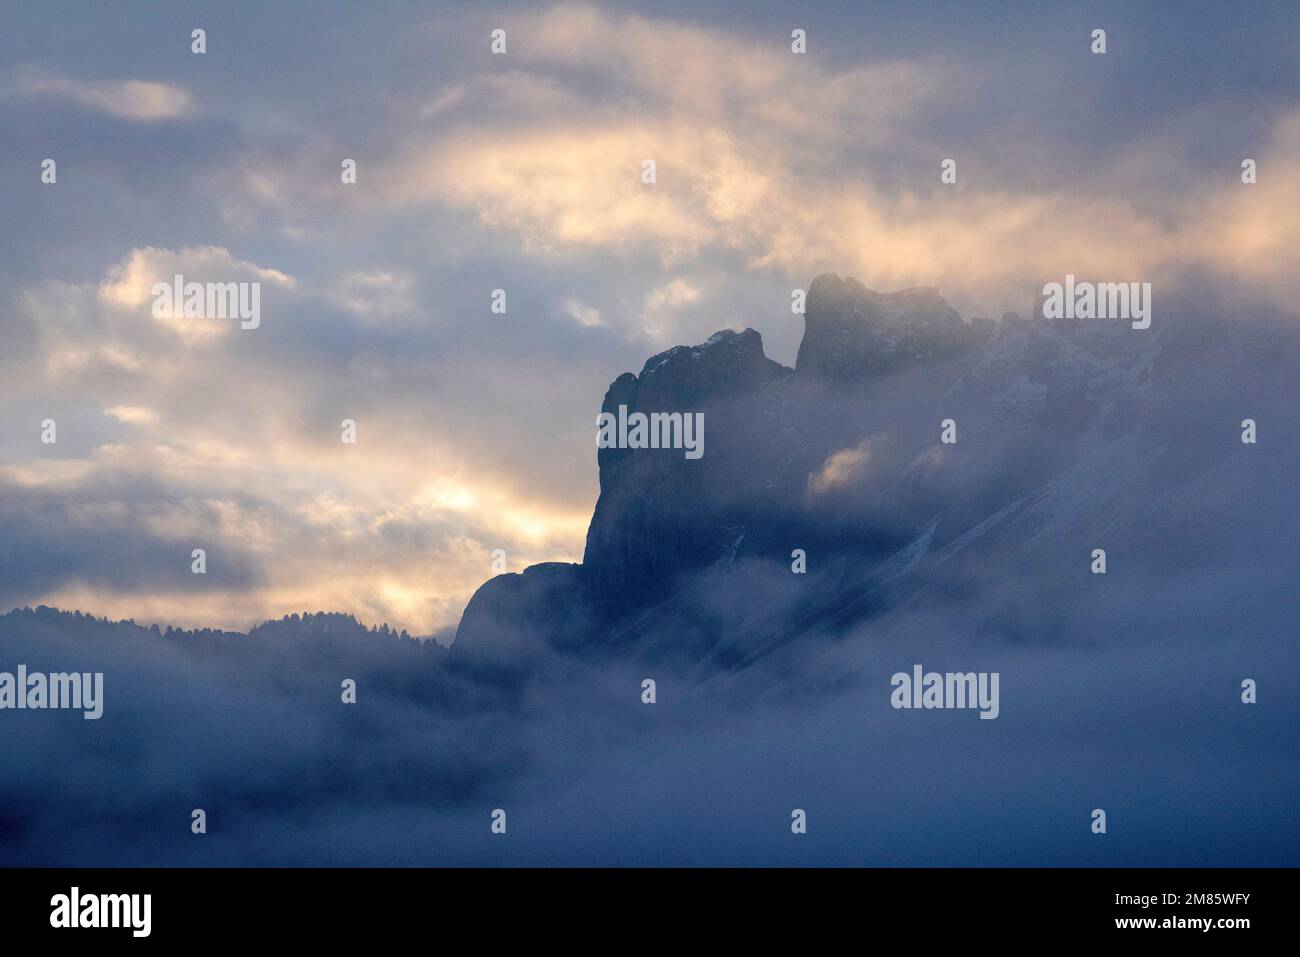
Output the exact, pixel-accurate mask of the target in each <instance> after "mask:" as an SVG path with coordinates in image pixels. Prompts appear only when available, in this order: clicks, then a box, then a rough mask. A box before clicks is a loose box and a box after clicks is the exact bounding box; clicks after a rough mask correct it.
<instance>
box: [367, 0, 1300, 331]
mask: <svg viewBox="0 0 1300 957" xmlns="http://www.w3.org/2000/svg"><path fill="white" fill-rule="evenodd" d="M507 26H508V27H509V29H510V34H511V35H512V36H514V37H516V38H526V42H525V40H524V39H518V40H517V41H516V44H515V46H514V47H513V48H512V59H513V62H515V63H522V64H523V67H522V69H520V68H516V69H513V70H511V71H510V72H509V73H504V74H490V73H488V74H480V75H477V76H474V77H471V78H469V79H466V80H463V81H461V82H459V83H458V84H457V85H456V86H455V87H454V89H444V90H443V91H442V92H440V93H439V94H438V95H437V96H436V97H435V98H434V101H433V104H434V106H432V107H430V108H431V109H432V111H433V112H432V114H431V115H436V117H437V118H438V119H439V120H440V121H445V122H443V123H442V124H441V128H440V129H439V130H438V132H436V133H434V134H429V133H427V132H415V133H413V134H412V135H410V136H405V137H403V138H402V139H401V142H400V144H399V146H398V148H397V149H396V151H395V154H394V156H395V158H394V159H393V160H392V161H391V162H390V164H389V166H388V168H387V169H386V170H385V173H384V175H383V177H382V179H383V182H384V184H385V185H384V188H383V189H382V190H381V192H380V196H381V199H382V202H384V203H387V204H407V203H410V202H413V201H414V202H430V201H431V202H435V203H438V204H443V205H449V206H451V207H453V208H457V209H461V210H465V211H469V212H472V213H473V214H474V215H476V216H477V217H478V218H479V221H480V222H481V223H482V224H483V226H485V227H486V228H487V229H489V230H495V231H503V232H508V233H511V234H513V235H514V236H515V237H516V238H517V240H518V241H519V243H520V244H521V247H522V248H523V249H524V250H525V251H527V252H528V253H529V254H531V255H535V256H539V257H550V258H558V257H561V256H565V255H572V254H600V253H613V254H615V255H619V256H623V257H628V258H632V257H639V256H642V255H644V254H646V253H650V254H653V255H654V256H655V257H657V258H658V259H659V261H660V263H661V266H662V267H663V268H664V269H675V270H678V271H681V270H682V269H684V268H687V267H690V268H698V267H704V268H708V266H709V265H710V264H713V263H716V262H718V261H719V259H720V258H722V259H724V260H725V258H727V257H730V258H732V259H734V260H736V261H739V262H740V263H742V264H743V265H744V266H745V267H747V268H748V269H749V270H751V271H764V272H771V273H776V274H778V275H780V276H782V277H783V278H784V279H786V280H788V281H790V282H792V283H800V282H806V281H807V278H808V277H809V276H812V275H816V274H817V273H818V272H821V271H825V270H826V269H832V268H833V269H836V270H839V271H841V272H847V273H849V274H852V275H854V276H855V277H857V278H859V279H860V280H862V281H863V282H864V283H865V284H866V285H868V286H869V287H872V288H878V289H884V290H888V289H897V288H905V287H910V286H917V285H935V286H939V287H940V288H941V289H943V291H944V292H945V293H947V294H948V295H950V296H954V297H955V299H956V300H957V302H958V304H959V305H961V306H963V307H964V308H965V309H966V310H967V311H970V310H972V309H974V310H976V311H979V312H983V313H985V314H994V315H996V314H999V313H1000V312H1001V311H1005V310H1008V309H1011V310H1023V308H1024V306H1025V303H1026V301H1027V300H1028V299H1029V298H1030V297H1031V296H1032V295H1033V292H1034V290H1036V289H1041V287H1042V284H1043V283H1044V282H1048V281H1052V280H1059V279H1060V278H1061V277H1062V276H1064V275H1065V274H1066V273H1073V274H1075V275H1078V276H1095V277H1099V278H1100V279H1102V280H1106V281H1110V280H1114V281H1122V280H1129V281H1135V280H1139V279H1140V280H1145V281H1153V282H1155V283H1157V284H1158V285H1165V286H1167V285H1168V284H1172V283H1174V282H1177V281H1178V280H1179V278H1180V276H1181V274H1182V273H1184V272H1185V271H1187V270H1189V269H1192V270H1221V269H1225V267H1226V269H1231V270H1235V271H1236V272H1237V273H1238V274H1239V275H1241V276H1249V277H1251V278H1256V279H1258V280H1260V281H1261V282H1267V283H1269V284H1271V285H1272V286H1273V287H1274V289H1273V294H1274V298H1275V299H1276V301H1278V302H1279V303H1282V302H1286V301H1288V299H1290V298H1293V295H1292V293H1293V291H1294V290H1295V287H1296V285H1297V282H1296V281H1295V279H1294V277H1295V276H1296V275H1297V274H1300V269H1298V268H1297V266H1300V252H1297V248H1300V247H1298V244H1297V243H1296V241H1295V240H1296V239H1297V235H1298V234H1300V213H1296V212H1294V210H1295V209H1296V208H1297V204H1296V203H1295V202H1294V200H1295V199H1296V198H1297V197H1296V193H1295V191H1296V189H1297V187H1296V186H1295V185H1294V184H1295V183H1297V182H1300V161H1298V160H1296V159H1295V156H1296V155H1297V150H1296V149H1295V147H1296V144H1297V135H1296V129H1297V127H1298V126H1300V111H1296V112H1292V113H1289V114H1283V115H1281V116H1280V117H1279V118H1278V119H1277V121H1276V124H1275V129H1274V132H1273V135H1272V137H1271V141H1270V142H1269V143H1267V144H1266V145H1265V148H1264V149H1263V150H1261V151H1260V152H1261V153H1262V156H1261V159H1260V162H1261V170H1263V171H1264V175H1262V176H1261V181H1260V183H1259V184H1258V185H1257V186H1255V187H1252V190H1253V192H1251V193H1250V194H1246V193H1243V192H1242V190H1241V185H1240V183H1238V182H1237V180H1236V174H1235V171H1234V170H1231V169H1229V170H1225V171H1223V175H1222V178H1221V179H1220V180H1219V181H1218V183H1217V184H1215V183H1210V184H1208V188H1207V186H1206V184H1204V182H1202V188H1201V189H1199V190H1197V191H1196V192H1195V193H1194V194H1192V193H1189V192H1177V191H1175V192H1174V193H1173V194H1172V195H1170V196H1168V197H1167V198H1166V202H1165V204H1164V207H1163V208H1153V207H1152V205H1151V204H1150V202H1149V201H1148V200H1149V195H1148V193H1149V191H1148V190H1143V189H1141V188H1139V186H1137V185H1136V184H1139V183H1141V182H1144V181H1146V180H1148V179H1149V178H1150V176H1151V170H1150V167H1151V164H1152V163H1153V162H1160V163H1165V164H1175V165H1176V164H1186V163H1187V162H1188V161H1189V160H1188V159H1187V157H1185V156H1181V155H1179V153H1178V151H1177V150H1176V149H1174V145H1175V144H1176V143H1181V142H1183V141H1184V140H1186V139H1187V138H1188V136H1187V132H1188V129H1189V128H1191V127H1193V126H1194V125H1195V124H1196V123H1197V122H1199V120H1198V119H1197V117H1196V114H1195V113H1192V114H1189V118H1187V119H1185V120H1184V128H1178V127H1174V128H1172V129H1169V130H1164V129H1163V128H1162V132H1161V133H1160V135H1158V136H1155V137H1154V138H1149V139H1147V140H1144V141H1142V142H1139V143H1135V144H1131V145H1130V146H1128V147H1125V148H1121V149H1117V150H1112V151H1110V154H1109V157H1108V158H1104V159H1102V160H1100V161H1098V162H1092V161H1086V162H1087V165H1086V166H1085V167H1084V169H1075V168H1074V166H1073V165H1072V164H1073V163H1074V162H1075V161H1074V160H1072V159H1070V158H1065V159H1063V160H1062V159H1052V160H1051V162H1052V163H1054V164H1055V167H1054V168H1055V169H1056V172H1057V175H1056V176H1054V177H1048V176H1039V177H1036V178H1035V181H1034V182H1033V183H1027V184H1026V185H1023V186H1020V185H1017V182H1016V177H1014V176H1006V177H1003V178H1002V179H1000V180H996V181H994V180H991V179H989V178H988V177H987V172H986V171H985V170H983V169H981V168H980V166H979V165H978V162H977V161H978V159H979V157H978V155H974V156H972V155H970V154H968V153H963V152H962V151H960V150H957V149H954V148H953V146H952V145H951V144H944V143H943V142H942V141H940V140H938V139H937V138H936V136H935V133H934V128H935V126H936V124H937V123H938V122H939V121H938V120H937V119H936V117H941V116H942V115H944V112H945V111H951V110H953V109H957V108H960V107H961V104H962V103H964V102H966V101H967V100H968V99H969V98H971V97H973V96H974V95H975V94H976V93H977V91H978V90H979V88H980V83H981V74H980V72H979V71H978V70H976V69H974V68H972V67H969V66H963V65H959V64H957V63H955V62H952V61H948V62H943V63H939V62H932V61H925V60H892V61H880V62H873V63H868V64H866V65H855V66H849V67H845V68H842V69H837V68H836V67H835V66H833V65H832V64H833V61H826V60H821V59H817V58H813V57H802V56H795V55H793V54H791V53H790V52H789V50H788V48H787V47H786V46H785V45H784V44H783V43H781V42H776V41H772V42H755V41H753V40H750V39H747V38H745V37H744V36H743V35H737V34H736V33H734V32H728V31H723V30H720V29H714V28H708V27H700V26H696V25H692V24H688V23H684V22H676V21H672V20H651V19H646V18H643V17H640V16H636V15H632V14H624V13H619V12H612V11H605V10H599V9H596V8H593V7H586V6H569V5H565V6H560V7H556V8H553V9H551V10H549V11H547V12H544V13H538V14H524V15H520V16H517V17H515V18H513V19H512V20H510V21H509V22H508V24H507ZM668 64H670V65H671V68H665V65H668ZM996 122H997V120H996V119H993V120H991V123H993V124H994V125H996ZM1015 135H1017V136H1022V137H1023V136H1024V133H1023V131H1016V134H1015ZM1162 138H1163V139H1162ZM1166 140H1167V141H1168V142H1165V141H1166ZM1165 147H1168V148H1167V149H1166V148H1165ZM953 154H956V158H957V160H958V182H957V184H956V185H945V184H942V183H941V182H940V179H939V171H940V162H941V161H942V160H943V159H945V158H948V157H949V156H951V155H953ZM1171 154H1172V155H1171ZM1079 156H1080V158H1079V160H1078V161H1077V162H1079V163H1084V162H1085V156H1084V154H1083V153H1080V154H1079ZM1157 157H1158V159H1157ZM645 159H653V160H654V161H655V164H656V172H657V181H656V182H655V183H654V184H646V183H643V182H642V181H641V178H640V170H641V163H642V161H643V160H645ZM1085 170H1086V172H1087V173H1088V174H1089V175H1079V174H1081V173H1082V172H1084V171H1085ZM1048 240H1050V241H1048ZM1225 271H1226V270H1225Z"/></svg>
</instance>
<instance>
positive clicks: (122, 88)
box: [16, 76, 196, 123]
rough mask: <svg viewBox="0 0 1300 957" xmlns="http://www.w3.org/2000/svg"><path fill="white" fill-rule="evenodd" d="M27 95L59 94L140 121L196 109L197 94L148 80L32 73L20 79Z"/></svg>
mask: <svg viewBox="0 0 1300 957" xmlns="http://www.w3.org/2000/svg"><path fill="white" fill-rule="evenodd" d="M16 89H17V92H18V93H19V94H21V95H25V96H56V97H61V98H64V99H68V100H72V101H74V102H76V103H80V104H81V105H82V106H88V107H90V108H92V109H96V110H100V111H102V112H104V113H108V114H110V115H112V116H117V117H121V118H122V119H126V120H133V121H135V122H138V123H156V122H158V121H160V120H175V119H181V118H184V117H187V116H190V115H191V114H193V113H194V111H195V108H196V104H195V101H194V97H193V96H192V95H191V94H190V93H189V92H188V91H187V90H185V89H184V88H183V87H180V86H176V85H175V84H171V83H158V82H153V81H149V80H98V81H82V80H71V79H65V78H60V77H39V76H29V77H26V78H25V79H22V80H20V81H19V83H18V85H17V87H16Z"/></svg>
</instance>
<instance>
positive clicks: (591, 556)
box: [583, 329, 791, 612]
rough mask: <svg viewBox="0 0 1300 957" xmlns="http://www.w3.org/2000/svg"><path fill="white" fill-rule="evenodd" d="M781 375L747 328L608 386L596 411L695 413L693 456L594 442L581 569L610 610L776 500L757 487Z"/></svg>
mask: <svg viewBox="0 0 1300 957" xmlns="http://www.w3.org/2000/svg"><path fill="white" fill-rule="evenodd" d="M790 376H791V372H790V370H789V369H787V368H785V367H784V366H782V365H781V364H780V363H777V362H773V361H772V360H771V359H768V358H767V357H766V356H765V355H764V354H763V342H762V339H761V337H760V336H759V334H758V333H757V332H755V331H754V330H753V329H746V330H745V331H744V332H739V333H737V332H730V331H724V332H719V333H717V334H716V335H714V336H713V337H712V338H710V339H709V340H708V341H707V342H705V343H704V344H703V345H699V346H693V347H689V348H688V347H684V346H679V347H677V348H674V349H671V350H669V351H668V352H665V353H662V354H660V355H658V356H655V357H654V358H652V359H651V360H650V361H649V362H647V363H646V364H645V367H644V368H643V369H642V370H641V374H640V375H639V376H634V375H631V374H625V375H622V376H620V377H619V378H618V379H616V380H615V381H614V383H613V384H612V385H611V386H610V388H609V391H608V392H607V393H606V394H605V400H604V402H603V403H602V405H601V411H602V412H606V413H609V414H611V415H615V416H617V415H618V414H619V409H620V406H621V407H624V408H625V409H626V410H627V413H628V414H631V413H633V412H642V413H647V414H648V413H652V412H681V413H683V414H693V413H697V412H698V413H702V414H703V426H704V430H703V437H704V445H703V455H702V456H701V457H700V458H698V459H688V458H687V457H686V456H685V454H684V452H683V451H682V450H679V449H628V448H603V449H600V450H599V451H598V453H597V460H598V463H599V467H600V499H599V501H598V502H597V504H596V510H595V513H594V514H593V516H592V520H591V526H590V528H589V530H588V532H587V547H586V552H585V554H584V556H583V569H584V571H585V574H586V577H587V582H588V585H589V586H590V587H591V588H592V590H593V591H594V593H595V594H596V596H597V597H598V599H599V601H600V603H601V604H602V605H603V606H604V607H605V608H607V609H610V610H611V611H613V612H617V611H619V610H623V609H626V608H629V607H633V606H636V605H639V604H644V603H646V602H649V601H653V600H655V599H656V598H658V597H661V596H662V595H664V594H666V593H667V591H668V590H670V589H671V587H672V583H673V581H674V579H675V578H676V577H677V576H678V575H679V574H681V573H683V572H689V571H690V570H693V569H698V568H701V567H703V566H706V565H708V564H710V563H712V562H714V561H717V560H718V559H719V558H720V557H722V556H723V555H724V554H725V553H726V552H727V550H728V549H730V548H733V547H734V546H735V545H736V542H737V539H738V538H739V537H740V536H742V535H743V534H744V530H745V528H746V527H747V526H749V525H750V524H752V522H753V520H754V517H755V515H756V514H758V513H761V512H762V511H763V509H764V508H765V507H767V506H768V505H769V504H770V503H771V501H772V499H773V498H774V491H775V490H774V489H770V488H767V487H766V486H767V485H768V484H770V480H771V476H772V474H773V469H774V463H773V461H772V460H773V459H774V455H775V448H776V444H777V442H776V439H777V438H778V437H779V434H780V431H781V428H782V425H781V422H780V419H779V413H780V408H781V404H780V403H779V401H777V396H778V395H779V394H780V391H781V389H782V387H783V385H784V384H785V383H786V382H787V381H788V380H789V378H790Z"/></svg>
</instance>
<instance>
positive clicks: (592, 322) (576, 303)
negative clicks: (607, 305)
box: [563, 298, 605, 329]
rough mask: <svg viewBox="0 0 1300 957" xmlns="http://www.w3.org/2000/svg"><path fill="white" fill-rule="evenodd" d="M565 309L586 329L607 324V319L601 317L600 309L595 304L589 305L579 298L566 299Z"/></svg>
mask: <svg viewBox="0 0 1300 957" xmlns="http://www.w3.org/2000/svg"><path fill="white" fill-rule="evenodd" d="M563 306H564V311H565V312H566V313H568V314H569V316H570V317H571V318H572V319H573V321H574V322H576V323H577V324H578V325H580V326H582V327H583V328H585V329H594V328H596V327H597V326H603V325H605V320H603V319H602V318H601V317H600V310H599V309H597V308H596V307H595V306H589V305H587V304H586V303H585V302H582V301H581V300H579V299H573V298H569V299H566V300H564V303H563Z"/></svg>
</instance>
